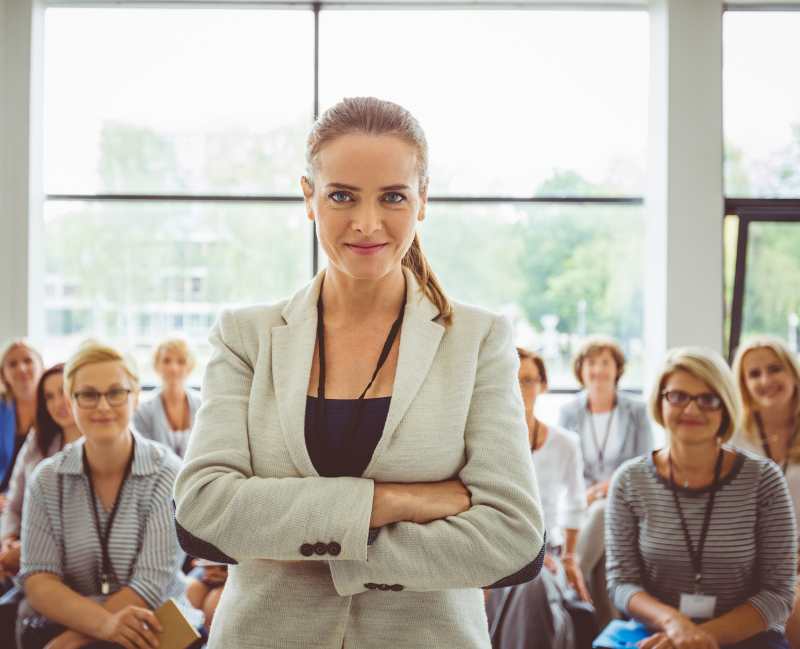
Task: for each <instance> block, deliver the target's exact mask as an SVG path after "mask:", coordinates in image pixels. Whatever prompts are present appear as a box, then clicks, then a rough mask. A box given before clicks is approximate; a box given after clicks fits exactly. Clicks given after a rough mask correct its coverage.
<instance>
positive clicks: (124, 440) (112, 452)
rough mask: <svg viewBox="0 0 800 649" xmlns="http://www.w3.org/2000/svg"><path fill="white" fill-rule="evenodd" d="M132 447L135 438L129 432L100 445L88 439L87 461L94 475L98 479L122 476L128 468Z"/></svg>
mask: <svg viewBox="0 0 800 649" xmlns="http://www.w3.org/2000/svg"><path fill="white" fill-rule="evenodd" d="M132 446H133V436H132V435H131V433H130V431H127V430H126V431H125V432H124V433H123V434H122V435H118V436H117V437H116V438H115V439H113V440H109V441H107V442H103V443H100V444H98V443H97V442H93V441H92V440H89V439H87V440H86V446H85V448H86V459H87V460H88V461H89V466H90V467H91V469H92V475H93V476H96V477H98V478H111V477H115V476H121V475H122V474H123V473H124V471H125V467H126V466H128V458H130V455H131V447H132Z"/></svg>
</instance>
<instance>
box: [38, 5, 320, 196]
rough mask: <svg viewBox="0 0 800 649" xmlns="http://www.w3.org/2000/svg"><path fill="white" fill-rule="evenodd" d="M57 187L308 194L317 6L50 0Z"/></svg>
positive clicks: (49, 141)
mask: <svg viewBox="0 0 800 649" xmlns="http://www.w3.org/2000/svg"><path fill="white" fill-rule="evenodd" d="M46 15H47V19H46V54H45V70H46V72H45V150H46V156H45V157H46V160H47V167H46V189H47V192H48V193H96V192H101V193H103V192H122V193H126V192H145V193H165V192H171V193H192V192H193V193H289V192H291V193H298V195H299V188H298V178H299V176H300V175H301V174H302V172H303V145H304V138H305V135H306V133H307V131H308V128H309V126H310V124H311V120H312V117H313V114H312V110H313V90H314V85H313V83H314V82H313V73H314V66H313V51H314V50H313V46H314V34H313V18H312V14H311V12H309V11H266V10H265V11H260V10H253V9H251V10H246V11H244V10H239V11H235V10H224V11H221V10H216V9H214V10H212V9H195V10H185V9H180V10H178V9H49V10H48V11H47V14H46Z"/></svg>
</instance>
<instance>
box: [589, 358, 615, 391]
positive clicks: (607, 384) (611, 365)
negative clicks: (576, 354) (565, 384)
mask: <svg viewBox="0 0 800 649" xmlns="http://www.w3.org/2000/svg"><path fill="white" fill-rule="evenodd" d="M581 378H582V379H583V384H584V385H585V386H586V388H587V389H589V390H592V389H598V388H606V389H608V388H611V389H615V388H616V383H617V362H616V361H615V360H614V355H613V354H612V353H611V352H610V351H609V350H608V349H601V350H600V351H599V352H595V353H594V354H592V355H591V356H587V357H586V358H584V359H583V364H582V365H581Z"/></svg>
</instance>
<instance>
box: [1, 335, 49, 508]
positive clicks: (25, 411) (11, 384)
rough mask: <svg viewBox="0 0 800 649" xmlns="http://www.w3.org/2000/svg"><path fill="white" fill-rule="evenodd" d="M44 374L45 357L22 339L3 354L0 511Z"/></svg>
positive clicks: (31, 422)
mask: <svg viewBox="0 0 800 649" xmlns="http://www.w3.org/2000/svg"><path fill="white" fill-rule="evenodd" d="M41 374H42V357H41V356H40V355H39V352H37V351H36V350H35V349H34V348H33V347H31V346H30V345H29V344H28V343H26V342H25V341H22V340H15V341H13V342H11V343H9V344H8V345H6V346H5V348H4V349H3V351H2V353H0V511H2V509H3V508H4V507H5V499H6V491H7V490H8V483H9V482H10V480H11V473H12V471H13V468H14V463H15V461H16V459H17V455H19V452H20V449H21V448H22V445H23V444H24V443H25V439H26V438H27V436H28V433H29V432H30V430H31V429H32V428H33V424H34V419H35V418H36V385H37V384H38V382H39V377H40V376H41Z"/></svg>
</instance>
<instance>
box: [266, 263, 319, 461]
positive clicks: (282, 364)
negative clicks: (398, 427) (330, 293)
mask: <svg viewBox="0 0 800 649" xmlns="http://www.w3.org/2000/svg"><path fill="white" fill-rule="evenodd" d="M321 283H322V273H320V274H319V275H317V277H315V278H314V280H313V281H312V282H311V284H309V285H308V286H307V287H306V288H305V289H303V290H302V291H300V292H299V293H297V294H295V296H294V297H293V298H292V299H291V300H290V302H289V304H287V305H286V308H285V309H284V310H283V317H284V320H286V323H287V324H286V325H283V326H278V327H274V328H273V329H272V382H273V385H274V386H275V400H276V402H277V404H278V415H279V417H280V422H281V429H282V430H283V436H284V440H285V441H286V447H287V448H288V449H289V455H291V457H292V461H293V462H294V464H295V466H296V467H297V468H298V469H299V470H300V472H301V473H302V474H303V475H305V476H318V475H319V474H318V473H317V470H316V469H315V468H314V463H313V462H312V461H311V457H310V456H309V454H308V448H307V447H306V435H305V416H306V395H307V394H308V377H309V376H310V375H311V362H312V359H313V356H314V345H315V344H316V340H317V311H316V303H317V297H318V296H319V289H320V286H321Z"/></svg>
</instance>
